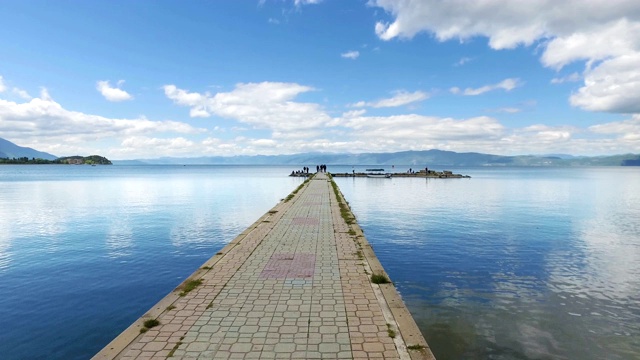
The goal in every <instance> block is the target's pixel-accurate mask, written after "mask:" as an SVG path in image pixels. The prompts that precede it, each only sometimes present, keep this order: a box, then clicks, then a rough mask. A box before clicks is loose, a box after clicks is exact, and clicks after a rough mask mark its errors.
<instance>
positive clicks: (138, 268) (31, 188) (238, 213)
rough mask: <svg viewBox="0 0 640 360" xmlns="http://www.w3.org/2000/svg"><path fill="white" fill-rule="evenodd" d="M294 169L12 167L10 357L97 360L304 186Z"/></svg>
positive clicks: (0, 206) (5, 226) (5, 173)
mask: <svg viewBox="0 0 640 360" xmlns="http://www.w3.org/2000/svg"><path fill="white" fill-rule="evenodd" d="M291 170H292V169H290V168H288V167H285V168H278V167H270V168H266V167H232V166H226V167H225V166H203V167H198V166H189V167H178V166H131V167H129V166H98V167H85V166H0V186H2V191H0V319H1V323H0V324H1V326H0V327H1V328H2V331H0V358H2V359H3V360H4V359H87V358H90V357H91V356H92V355H94V354H95V353H96V352H97V351H98V350H100V349H101V348H102V347H103V346H104V345H106V344H107V343H108V342H109V341H111V340H112V339H113V338H114V337H115V336H116V335H117V334H119V333H120V332H121V331H123V330H124V329H125V328H126V327H127V326H129V325H130V324H131V323H132V322H133V321H134V320H135V319H136V318H138V317H139V316H141V315H142V314H143V313H144V312H145V311H147V310H148V309H149V308H150V307H151V306H152V305H153V304H155V303H156V302H157V301H158V300H159V299H161V298H162V297H163V296H165V295H166V294H167V293H169V292H170V291H171V290H172V289H173V288H175V286H177V285H178V284H179V283H180V282H181V281H182V280H183V279H184V278H186V277H187V276H188V275H189V274H191V273H192V272H193V271H194V270H195V269H197V268H198V266H200V265H202V263H204V261H205V260H207V259H208V258H210V257H211V256H212V255H213V254H215V253H216V252H217V251H219V249H220V248H222V247H223V246H224V245H225V244H226V243H228V242H229V241H231V240H232V239H233V238H234V237H235V236H236V235H238V234H239V233H240V232H241V231H243V230H244V229H245V228H246V227H248V226H249V225H250V224H251V223H252V222H254V221H255V220H257V219H258V218H259V217H260V216H261V215H262V214H264V213H265V212H266V211H267V210H268V209H270V208H271V207H273V206H274V205H275V204H276V203H277V202H278V201H279V200H280V199H282V198H284V197H285V196H286V195H287V194H288V193H289V192H291V191H292V190H293V189H295V188H296V187H297V186H298V185H299V184H300V182H302V180H303V179H301V178H289V177H287V176H286V175H287V174H289V173H290V172H291ZM8 329H10V331H8ZM60 334H64V336H61V335H60Z"/></svg>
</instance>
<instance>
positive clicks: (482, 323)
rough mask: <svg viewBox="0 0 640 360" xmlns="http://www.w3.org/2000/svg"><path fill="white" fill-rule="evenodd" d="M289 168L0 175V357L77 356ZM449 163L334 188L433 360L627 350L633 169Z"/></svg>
mask: <svg viewBox="0 0 640 360" xmlns="http://www.w3.org/2000/svg"><path fill="white" fill-rule="evenodd" d="M312 165H313V164H312ZM407 168H408V167H407ZM363 169H364V167H362V169H361V168H360V167H356V171H359V170H363ZM400 169H401V168H400V167H396V170H400ZM291 170H293V168H292V167H260V166H252V167H247V166H200V167H199V166H187V167H181V166H104V167H101V166H98V167H86V166H0V186H1V188H2V190H1V191H0V329H2V331H0V358H2V359H86V358H89V357H91V356H92V355H93V354H95V353H96V352H97V351H99V350H100V349H101V348H102V347H103V346H104V345H106V344H107V343H108V342H109V341H110V340H111V339H113V338H114V337H115V336H116V335H117V334H119V333H120V332H121V331H122V330H124V329H125V328H126V327H127V326H128V325H129V324H130V323H131V322H133V321H134V320H135V319H136V318H138V317H139V316H140V315H142V314H143V313H144V312H146V311H147V310H148V309H149V308H150V307H151V306H152V305H154V304H155V303H156V302H157V301H158V300H159V299H161V298H162V297H164V296H165V295H166V294H167V293H168V292H169V291H171V290H172V289H173V288H174V287H175V286H177V285H178V284H179V283H180V282H181V281H182V280H183V279H184V278H185V277H187V276H188V275H189V274H191V273H192V272H193V271H194V270H196V269H197V268H198V267H199V266H200V265H201V264H202V263H203V262H204V261H205V260H207V259H208V258H209V257H211V256H212V255H213V254H215V253H216V252H217V251H218V250H219V249H220V248H222V247H223V246H224V245H225V244H226V243H228V242H229V241H231V240H232V239H233V238H234V237H235V236H236V235H238V234H239V233H240V232H241V231H242V230H244V229H245V228H246V227H247V226H249V225H250V224H251V223H253V222H254V221H255V220H256V219H257V218H258V217H259V216H261V215H262V214H263V213H265V212H266V211H267V210H269V209H270V208H271V207H273V206H274V205H275V204H276V203H277V202H278V201H279V200H280V199H282V198H284V197H285V196H286V195H287V194H288V193H290V192H291V191H292V190H293V189H294V188H295V187H296V186H297V185H298V184H299V183H300V182H301V181H302V179H297V178H289V177H287V176H286V175H287V174H288V173H290V172H291ZM329 170H330V171H334V172H339V171H341V172H346V171H348V172H351V167H350V166H349V167H329ZM454 170H455V171H456V172H462V173H465V174H469V175H471V176H472V177H473V178H472V179H408V178H394V179H368V178H358V179H353V178H337V179H336V182H337V183H338V185H339V186H340V188H341V190H342V192H343V193H344V194H345V197H346V198H347V200H348V201H349V203H350V204H351V206H352V208H353V210H354V212H355V214H356V216H357V217H358V222H359V223H360V225H361V226H362V227H363V229H364V231H365V234H366V236H367V238H368V239H369V241H370V242H371V243H372V244H373V246H374V249H375V251H376V254H377V255H378V257H379V258H380V260H381V261H382V263H383V265H384V266H385V268H386V270H387V272H388V273H389V274H390V276H391V278H392V280H393V281H394V282H395V283H396V285H397V287H398V289H399V290H400V292H401V293H402V295H403V297H404V299H405V301H406V302H407V304H408V306H409V309H410V311H411V312H412V313H413V314H414V317H415V318H416V320H417V321H418V323H419V325H420V327H421V329H422V331H423V333H425V335H426V338H427V340H428V342H429V344H430V345H431V347H432V349H433V351H434V353H435V355H436V356H437V357H438V359H439V360H443V359H638V358H640V325H639V324H640V169H637V168H636V169H633V168H578V169H538V168H536V169H526V168H525V169H454Z"/></svg>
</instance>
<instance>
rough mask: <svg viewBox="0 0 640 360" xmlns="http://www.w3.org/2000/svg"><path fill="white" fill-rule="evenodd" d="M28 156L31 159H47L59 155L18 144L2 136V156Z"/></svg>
mask: <svg viewBox="0 0 640 360" xmlns="http://www.w3.org/2000/svg"><path fill="white" fill-rule="evenodd" d="M22 157H27V158H29V159H32V158H36V159H45V160H55V159H57V158H58V157H57V156H55V155H52V154H49V153H46V152H42V151H38V150H34V149H32V148H30V147H23V146H18V145H16V144H14V143H12V142H11V141H8V140H5V139H3V138H0V158H9V159H12V158H22Z"/></svg>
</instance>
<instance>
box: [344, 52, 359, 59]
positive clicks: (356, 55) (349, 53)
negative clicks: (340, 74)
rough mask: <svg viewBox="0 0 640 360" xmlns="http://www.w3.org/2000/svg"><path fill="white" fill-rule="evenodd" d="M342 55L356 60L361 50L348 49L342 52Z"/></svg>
mask: <svg viewBox="0 0 640 360" xmlns="http://www.w3.org/2000/svg"><path fill="white" fill-rule="evenodd" d="M340 56H342V57H343V58H345V59H351V60H355V59H357V58H358V56H360V52H359V51H355V50H354V51H347V52H346V53H342V54H340Z"/></svg>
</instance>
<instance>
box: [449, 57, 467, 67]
mask: <svg viewBox="0 0 640 360" xmlns="http://www.w3.org/2000/svg"><path fill="white" fill-rule="evenodd" d="M469 61H471V58H469V57H466V56H465V57H462V58H460V60H458V61H457V62H456V63H455V64H453V66H462V65H464V64H466V63H468V62H469Z"/></svg>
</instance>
